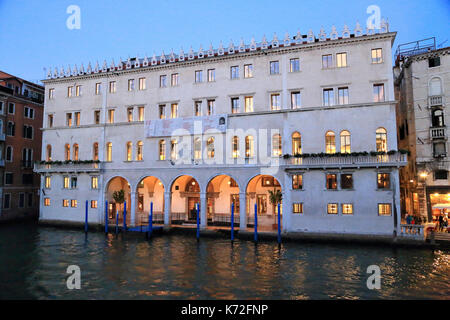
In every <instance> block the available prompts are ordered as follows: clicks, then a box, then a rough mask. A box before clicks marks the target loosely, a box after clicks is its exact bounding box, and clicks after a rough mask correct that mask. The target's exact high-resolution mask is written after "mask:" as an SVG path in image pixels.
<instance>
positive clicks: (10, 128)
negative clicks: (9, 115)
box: [6, 121, 16, 136]
mask: <svg viewBox="0 0 450 320" xmlns="http://www.w3.org/2000/svg"><path fill="white" fill-rule="evenodd" d="M15 132H16V125H15V124H14V122H12V121H9V122H8V125H7V126H6V134H7V135H8V136H14V135H15Z"/></svg>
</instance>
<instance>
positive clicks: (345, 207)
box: [342, 203, 353, 214]
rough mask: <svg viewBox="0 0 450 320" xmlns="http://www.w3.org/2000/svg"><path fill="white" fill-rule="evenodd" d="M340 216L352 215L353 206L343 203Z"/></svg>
mask: <svg viewBox="0 0 450 320" xmlns="http://www.w3.org/2000/svg"><path fill="white" fill-rule="evenodd" d="M342 214H353V204H351V203H343V204H342Z"/></svg>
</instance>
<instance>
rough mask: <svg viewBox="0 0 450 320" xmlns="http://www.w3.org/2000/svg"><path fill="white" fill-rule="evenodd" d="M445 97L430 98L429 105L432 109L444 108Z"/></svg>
mask: <svg viewBox="0 0 450 320" xmlns="http://www.w3.org/2000/svg"><path fill="white" fill-rule="evenodd" d="M443 100H444V99H443V97H442V96H429V97H428V103H429V106H430V107H435V106H442V105H443V102H444V101H443Z"/></svg>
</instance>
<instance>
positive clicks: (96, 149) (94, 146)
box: [92, 142, 98, 160]
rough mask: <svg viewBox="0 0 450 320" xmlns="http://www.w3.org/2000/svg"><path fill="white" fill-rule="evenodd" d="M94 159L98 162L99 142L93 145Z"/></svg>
mask: <svg viewBox="0 0 450 320" xmlns="http://www.w3.org/2000/svg"><path fill="white" fill-rule="evenodd" d="M92 159H93V160H98V142H94V144H93V145H92Z"/></svg>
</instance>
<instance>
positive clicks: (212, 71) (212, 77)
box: [208, 69, 216, 82]
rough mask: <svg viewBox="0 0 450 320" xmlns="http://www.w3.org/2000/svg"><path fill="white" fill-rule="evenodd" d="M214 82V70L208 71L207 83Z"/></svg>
mask: <svg viewBox="0 0 450 320" xmlns="http://www.w3.org/2000/svg"><path fill="white" fill-rule="evenodd" d="M213 81H216V69H209V70H208V82H213Z"/></svg>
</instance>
